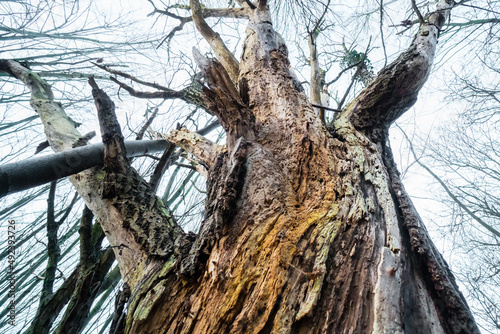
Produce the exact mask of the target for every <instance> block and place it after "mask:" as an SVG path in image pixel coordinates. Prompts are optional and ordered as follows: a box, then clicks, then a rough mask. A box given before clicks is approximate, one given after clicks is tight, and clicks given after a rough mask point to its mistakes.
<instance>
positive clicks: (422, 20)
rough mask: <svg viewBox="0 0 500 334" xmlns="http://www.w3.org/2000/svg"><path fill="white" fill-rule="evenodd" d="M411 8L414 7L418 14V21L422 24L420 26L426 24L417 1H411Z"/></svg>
mask: <svg viewBox="0 0 500 334" xmlns="http://www.w3.org/2000/svg"><path fill="white" fill-rule="evenodd" d="M411 6H412V8H413V11H414V12H415V14H417V17H418V21H419V22H420V24H424V23H425V20H424V17H423V16H422V13H420V10H419V9H418V7H417V4H416V3H415V0H411Z"/></svg>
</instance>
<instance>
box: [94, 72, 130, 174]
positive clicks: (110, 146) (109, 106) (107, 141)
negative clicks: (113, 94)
mask: <svg viewBox="0 0 500 334" xmlns="http://www.w3.org/2000/svg"><path fill="white" fill-rule="evenodd" d="M89 84H90V85H91V86H92V95H93V96H94V101H95V105H96V107H97V115H98V118H99V126H100V128H101V137H102V142H103V144H104V168H105V170H106V171H107V172H108V173H110V172H114V173H126V172H127V170H128V168H129V167H130V166H129V161H128V159H127V152H126V149H125V143H124V140H123V135H122V131H121V129H120V124H119V123H118V120H117V119H116V113H115V104H114V103H113V101H111V99H110V98H109V96H108V95H107V94H106V93H105V92H104V91H103V90H102V89H100V88H99V87H98V86H97V83H96V82H95V80H94V78H89Z"/></svg>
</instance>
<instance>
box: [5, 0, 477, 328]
mask: <svg viewBox="0 0 500 334" xmlns="http://www.w3.org/2000/svg"><path fill="white" fill-rule="evenodd" d="M237 3H238V4H239V6H233V7H231V8H227V9H226V8H224V9H207V8H205V7H203V6H201V5H200V3H199V2H198V1H197V0H191V1H190V10H191V13H192V14H191V16H189V17H187V18H180V17H177V18H178V19H180V20H181V21H182V25H184V23H188V22H191V21H193V22H194V24H195V26H196V28H197V30H198V31H199V32H200V33H201V35H202V36H203V37H204V38H205V39H206V41H207V42H208V43H209V44H210V46H211V48H212V51H213V53H214V54H215V55H216V59H215V58H213V59H212V58H209V57H205V56H203V55H202V54H201V53H200V52H199V51H197V50H194V51H193V54H194V58H195V60H196V63H197V65H198V68H199V70H200V71H201V72H202V79H197V80H198V81H197V83H198V84H200V85H199V86H198V90H197V96H195V94H194V93H193V92H192V91H190V90H183V91H173V90H169V89H167V88H165V87H161V86H159V85H156V86H154V87H155V88H160V89H161V92H158V93H142V95H148V94H150V96H152V95H154V94H157V95H158V96H162V97H163V98H181V99H183V100H185V101H187V102H192V103H197V104H198V105H200V106H202V107H203V108H204V109H205V110H206V111H207V112H208V113H210V114H212V115H215V116H216V117H217V119H218V122H219V123H220V125H221V126H222V127H223V129H224V131H225V136H226V142H225V145H219V144H216V143H214V142H212V141H210V140H208V139H206V138H204V137H203V136H202V135H201V134H199V133H194V132H190V131H188V130H187V129H184V128H180V129H177V130H174V131H172V132H170V133H169V134H168V135H167V139H168V141H169V142H171V143H173V144H175V145H177V146H179V147H181V148H182V149H184V150H185V151H187V152H188V153H190V154H191V155H192V156H194V157H195V158H196V160H197V165H196V168H197V169H198V170H199V171H200V172H201V173H203V174H205V175H206V177H207V199H206V204H205V213H204V218H203V222H202V225H201V228H200V230H199V231H198V233H196V234H194V233H192V232H189V233H186V232H184V231H183V229H182V228H181V227H180V226H179V225H178V224H177V222H176V221H175V219H174V218H173V216H172V215H171V213H170V211H169V208H168V207H167V205H166V204H165V203H163V202H162V201H161V200H160V199H159V198H158V197H156V186H157V181H156V183H154V184H153V185H151V184H150V183H148V182H146V181H145V180H144V179H143V178H142V177H141V176H140V175H139V173H138V172H137V171H136V170H135V169H134V168H133V167H132V166H131V164H130V160H129V159H128V158H127V156H126V150H125V146H124V140H123V135H122V133H121V129H120V125H119V124H118V121H117V119H116V115H115V110H114V104H113V102H112V101H111V99H110V98H109V97H108V96H107V95H106V93H105V92H104V91H103V90H101V89H100V88H99V86H98V85H97V83H96V81H95V80H94V79H92V78H91V79H90V80H89V81H90V84H91V85H92V88H93V90H92V94H93V97H94V100H95V104H96V107H97V110H98V115H99V123H100V128H101V134H102V141H103V143H104V166H103V167H102V166H98V167H94V168H91V169H87V170H85V171H83V172H80V173H78V174H75V175H73V176H71V177H70V180H71V182H72V184H73V185H74V187H75V188H76V190H77V192H78V194H79V195H80V196H81V197H82V198H83V199H84V201H85V203H86V206H87V207H88V209H90V210H86V211H85V213H84V216H83V218H82V223H81V227H80V233H81V255H80V256H81V263H80V268H79V270H80V271H79V273H80V274H79V275H78V272H77V274H75V275H74V277H73V276H72V277H70V278H69V279H68V281H71V280H73V281H72V282H73V283H74V284H76V286H77V288H76V289H77V290H78V291H79V297H80V299H79V298H73V299H71V303H70V306H68V310H69V311H66V313H65V314H64V317H63V319H62V320H60V325H59V326H58V329H57V332H59V333H69V332H75V331H78V330H80V329H81V327H82V326H83V324H84V323H85V321H84V319H85V316H86V313H88V311H89V308H90V305H89V304H88V303H85V300H86V299H85V298H90V297H89V295H90V294H92V293H93V292H92V291H93V289H90V287H92V286H95V284H101V283H102V281H103V280H104V275H105V274H106V273H107V271H108V270H109V268H110V267H111V265H112V263H113V261H114V258H116V260H117V262H118V266H119V271H120V273H121V277H122V279H123V281H124V282H125V288H124V291H123V293H122V295H121V296H120V297H121V298H119V299H117V310H116V315H115V319H114V321H113V324H112V332H122V331H124V332H125V333H181V332H182V333H226V332H231V333H292V332H293V333H457V334H458V333H479V330H478V328H477V326H476V324H475V321H474V319H473V317H472V315H471V313H470V311H469V308H468V306H467V304H466V302H465V300H464V298H463V296H462V294H461V293H460V291H459V290H458V287H457V285H456V282H455V279H454V277H453V274H452V273H451V272H450V270H449V268H448V266H447V264H446V262H445V261H444V260H443V258H442V256H441V255H440V253H439V252H438V251H437V249H436V247H435V246H434V244H433V243H432V241H431V240H430V238H429V236H428V233H427V231H426V228H425V227H424V225H423V223H422V220H421V219H420V217H419V215H418V214H417V212H416V210H415V208H414V206H413V204H412V202H411V200H410V198H409V196H408V194H407V193H406V191H405V189H404V187H403V185H402V182H401V179H400V175H399V172H398V170H397V168H396V164H395V162H394V159H393V154H392V151H391V148H390V145H389V140H388V131H389V126H390V125H391V124H392V123H393V122H394V121H395V120H396V119H398V118H399V117H400V116H401V115H402V114H403V113H404V112H405V111H407V110H408V109H409V108H410V107H411V106H412V105H413V104H414V103H415V102H416V99H417V95H418V93H419V90H420V89H421V87H422V86H423V85H424V83H425V81H426V79H427V77H428V75H429V72H430V70H431V67H432V63H433V59H434V56H435V52H436V46H437V43H438V38H439V35H440V32H441V30H442V28H443V27H444V25H445V24H446V22H447V21H448V19H449V16H450V12H451V10H452V9H453V7H454V6H455V5H456V3H455V2H454V1H449V0H440V1H438V2H437V4H436V7H435V8H434V9H432V10H431V11H430V12H429V14H428V15H426V16H425V17H424V16H422V15H421V14H420V12H419V11H418V9H417V8H416V6H415V12H416V13H418V15H417V17H418V20H417V21H416V22H414V23H417V24H418V25H419V29H418V32H417V33H416V35H415V37H414V39H413V41H412V42H411V45H410V46H409V47H408V48H407V50H406V51H404V52H402V53H401V54H400V55H399V57H397V59H395V60H394V61H393V62H392V63H390V64H388V65H386V66H385V67H384V68H383V69H382V70H381V71H380V72H379V73H378V74H377V75H376V76H373V77H369V78H365V79H364V80H365V84H366V87H365V88H364V89H363V90H362V91H361V92H360V93H359V94H358V95H357V97H355V98H354V99H353V100H352V101H351V102H350V103H348V104H347V105H346V106H345V107H344V108H343V109H342V110H339V111H338V112H336V113H335V114H334V118H333V119H332V120H327V119H326V118H325V116H324V113H325V108H319V107H317V106H319V105H320V103H321V101H319V95H318V91H319V89H320V88H321V78H320V77H321V71H320V70H319V67H318V66H316V65H317V64H315V58H316V57H317V50H316V49H315V37H317V34H316V32H315V31H313V30H311V33H310V35H309V36H310V50H311V58H310V64H311V72H312V75H311V94H310V96H311V100H312V103H313V104H314V106H313V105H312V103H311V101H310V100H309V98H308V96H307V95H306V92H305V90H304V88H303V85H302V84H301V82H300V81H299V80H298V79H297V77H296V75H295V74H294V72H293V70H292V69H291V66H290V61H289V59H288V51H287V46H286V44H285V41H284V40H283V38H282V37H281V36H280V35H279V34H277V33H276V31H275V29H274V28H273V22H272V19H271V13H270V9H269V4H268V3H267V1H265V0H259V1H256V2H250V1H243V0H241V1H237ZM207 17H223V18H224V17H229V18H237V19H243V20H247V21H248V26H247V29H246V37H245V41H244V45H243V52H242V56H241V60H240V61H238V60H237V59H236V57H235V56H234V55H233V54H232V53H231V51H230V50H229V49H228V47H227V46H226V45H225V44H224V42H223V40H222V38H221V37H220V36H219V35H218V34H217V33H215V32H214V31H213V30H212V28H211V27H210V26H209V25H208V24H207V22H206V21H205V18H207ZM407 24H412V22H410V23H407ZM180 28H182V26H181V27H180ZM365 57H366V55H364V56H363V57H362V59H359V60H360V61H359V62H358V63H357V64H354V65H356V66H357V69H358V72H361V71H362V70H363V68H362V67H363V66H360V64H363V63H364V60H365V59H364V58H365ZM103 68H104V69H107V70H108V71H112V69H109V68H105V67H103ZM0 70H2V71H3V72H5V73H8V74H9V75H10V76H12V77H15V78H16V79H18V80H21V81H22V82H23V83H24V84H25V85H26V86H27V87H28V88H29V89H30V91H31V104H32V107H33V108H34V109H35V110H36V112H37V114H38V116H39V117H40V118H41V120H42V122H43V125H44V129H45V134H46V136H47V139H48V142H49V143H50V146H51V148H52V149H53V150H55V151H64V150H70V149H72V148H73V147H74V146H75V143H76V142H79V140H81V138H82V134H81V133H79V132H78V130H77V129H76V128H75V123H74V122H73V121H72V120H71V119H70V118H69V117H68V116H67V115H66V113H65V111H64V110H63V108H62V107H61V104H60V103H58V102H57V101H55V100H54V97H53V94H52V92H51V89H50V87H49V86H48V85H47V84H46V83H45V82H44V81H43V80H42V79H41V78H40V77H39V76H38V75H37V74H35V73H34V72H32V71H31V70H29V69H28V68H26V67H25V66H24V65H22V64H20V63H18V62H16V61H12V60H4V61H2V62H1V63H0ZM365 70H366V68H365ZM114 74H117V73H116V72H115V73H114ZM122 74H123V73H122ZM118 75H121V74H119V73H118ZM368 76H369V75H368ZM114 80H115V81H116V82H118V83H119V84H120V85H121V86H122V87H123V88H125V89H126V90H128V91H129V92H130V93H131V94H132V95H141V93H140V92H137V91H135V90H134V89H132V88H131V87H130V86H127V85H126V84H124V83H122V82H120V81H119V80H117V79H114ZM142 97H144V96H142ZM198 97H199V98H201V100H200V99H197V98H198ZM342 102H343V101H342ZM340 104H342V103H340ZM315 106H316V107H315ZM323 106H324V105H323ZM168 150H170V151H172V150H173V148H172V147H169V148H168V149H167V151H168ZM167 156H168V155H167ZM92 214H93V215H94V216H95V218H96V222H95V223H94V230H98V228H97V227H96V226H97V225H100V226H101V227H102V230H103V231H104V234H105V236H106V238H107V240H108V242H109V244H110V246H111V247H109V248H107V250H106V251H105V252H104V253H100V256H99V258H98V259H99V260H98V261H97V262H96V263H94V262H95V258H93V256H94V255H95V254H93V249H94V247H95V246H96V244H100V242H101V241H102V239H100V237H95V238H94V239H93V238H92V236H91V235H90V232H89V231H90V229H91V228H92V223H91V220H92V218H91V217H92ZM99 239H100V240H99ZM50 245H51V243H50V240H49V244H48V246H49V250H50ZM92 259H94V262H93V260H92ZM49 262H50V260H49ZM56 262H57V260H56ZM49 264H50V263H49ZM50 272H51V273H52V275H54V272H55V269H54V268H52V269H51V270H49V266H48V267H47V275H49V273H50ZM48 284H49V285H50V283H48ZM64 284H66V283H64ZM64 284H63V288H64V286H65V285H64ZM68 284H69V283H68ZM51 289H52V288H51V287H48V288H46V287H45V286H44V291H45V294H46V296H45V297H44V298H42V299H41V301H40V302H41V303H42V305H43V306H45V307H44V308H39V311H38V314H37V315H36V317H35V320H34V321H33V323H32V325H31V327H30V329H29V331H30V332H48V330H49V329H50V327H51V325H52V324H53V322H54V320H55V316H54V312H52V311H53V310H54V308H58V310H59V311H60V310H61V309H62V308H63V306H64V304H65V303H66V302H67V301H68V300H69V299H70V297H71V296H70V295H68V294H64V291H63V292H61V293H60V291H58V292H57V293H52V291H51ZM63 290H64V289H63ZM85 294H88V295H85ZM61 300H65V302H64V303H62V302H61ZM82 319H83V320H82Z"/></svg>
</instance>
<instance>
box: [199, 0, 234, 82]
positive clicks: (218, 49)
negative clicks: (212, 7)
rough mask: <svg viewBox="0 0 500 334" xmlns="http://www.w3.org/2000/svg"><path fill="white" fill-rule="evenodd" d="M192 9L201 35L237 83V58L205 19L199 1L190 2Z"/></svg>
mask: <svg viewBox="0 0 500 334" xmlns="http://www.w3.org/2000/svg"><path fill="white" fill-rule="evenodd" d="M190 4H191V9H192V11H193V21H194V23H195V25H196V28H197V29H198V31H199V32H200V33H201V35H202V36H203V37H204V38H205V39H206V40H207V42H208V44H210V46H211V47H212V50H213V51H214V52H215V54H216V56H217V59H219V61H220V62H221V64H222V66H224V68H225V69H226V71H227V73H228V74H229V76H230V78H231V80H232V81H233V82H234V83H235V82H238V75H239V72H240V70H239V64H238V61H237V60H236V57H235V56H234V55H233V54H232V53H231V51H229V49H228V48H227V46H226V45H225V44H224V42H223V41H222V38H221V37H220V36H219V34H218V33H216V32H215V31H213V30H212V28H210V26H209V25H208V24H207V22H206V21H205V19H204V18H203V11H202V9H201V5H200V2H199V1H198V0H190Z"/></svg>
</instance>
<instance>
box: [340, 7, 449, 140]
mask: <svg viewBox="0 0 500 334" xmlns="http://www.w3.org/2000/svg"><path fill="white" fill-rule="evenodd" d="M451 8H452V5H450V4H448V2H447V1H446V0H441V1H439V3H438V4H437V6H436V10H435V11H434V12H433V13H431V14H430V15H429V19H428V22H425V23H424V24H423V25H421V27H420V30H419V32H418V33H417V36H416V38H415V39H414V41H413V42H412V44H411V45H410V47H409V48H408V50H407V51H406V52H404V53H402V54H401V55H400V56H399V57H398V59H396V60H395V61H394V62H393V63H392V64H390V65H388V66H387V67H385V68H384V69H382V70H381V71H380V73H379V74H378V76H377V78H376V79H375V80H373V81H372V82H371V83H370V84H369V85H368V86H367V87H366V88H365V89H364V90H363V91H362V92H361V93H360V94H359V95H358V96H357V97H356V98H355V99H354V100H353V101H352V102H351V103H350V104H349V105H348V106H347V107H346V109H345V110H344V113H343V114H344V116H346V117H347V118H348V119H349V120H350V121H351V123H352V124H353V125H354V126H355V127H357V128H358V129H367V130H369V131H371V130H374V131H375V132H373V133H372V134H373V135H375V136H379V135H380V132H379V131H378V130H380V129H381V128H385V127H388V126H389V125H390V124H391V123H392V122H393V121H394V120H396V119H397V118H398V117H400V116H401V115H402V114H403V113H404V112H405V111H406V110H408V108H410V107H411V106H412V105H413V104H414V103H415V102H416V99H417V95H418V92H419V90H420V88H421V87H422V86H423V84H424V83H425V82H426V80H427V77H428V74H429V72H430V70H431V67H432V63H433V60H434V54H435V51H436V46H437V40H438V36H439V32H440V31H441V28H442V27H443V26H444V24H445V22H446V20H447V19H448V17H449V14H450V9H451Z"/></svg>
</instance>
